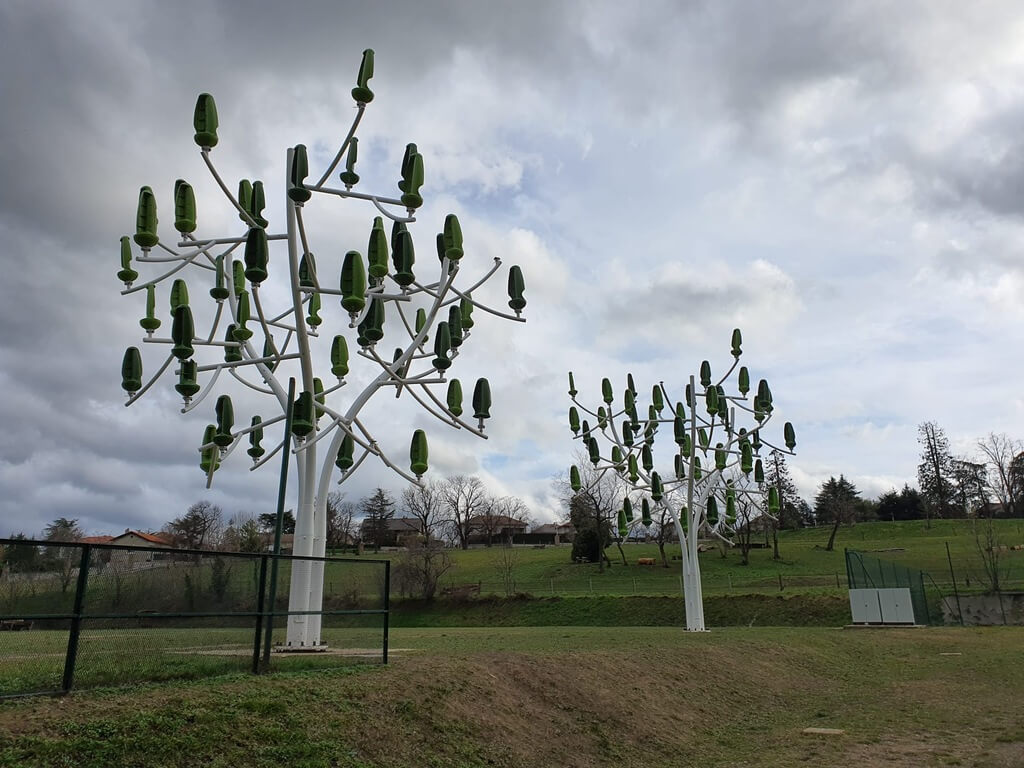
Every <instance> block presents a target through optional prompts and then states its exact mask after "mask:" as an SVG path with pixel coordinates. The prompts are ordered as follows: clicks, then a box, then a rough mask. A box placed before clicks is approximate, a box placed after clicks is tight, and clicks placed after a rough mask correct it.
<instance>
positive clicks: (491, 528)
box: [466, 515, 527, 544]
mask: <svg viewBox="0 0 1024 768" xmlns="http://www.w3.org/2000/svg"><path fill="white" fill-rule="evenodd" d="M526 527H527V524H526V523H525V522H523V521H522V520H516V519H515V518H514V517H508V516H507V515H477V516H476V517H471V518H469V520H467V521H466V530H467V531H468V533H469V535H468V536H467V542H468V543H469V544H505V543H509V544H510V543H512V541H513V540H514V539H515V537H516V536H518V535H520V534H522V533H525V532H526Z"/></svg>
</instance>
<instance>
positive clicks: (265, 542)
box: [260, 533, 295, 555]
mask: <svg viewBox="0 0 1024 768" xmlns="http://www.w3.org/2000/svg"><path fill="white" fill-rule="evenodd" d="M260 544H261V545H262V547H263V549H265V550H267V552H273V551H274V534H272V533H261V534H260ZM294 546H295V534H294V533H282V534H281V554H282V555H290V554H291V553H292V548H293V547H294Z"/></svg>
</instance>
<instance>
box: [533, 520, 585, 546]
mask: <svg viewBox="0 0 1024 768" xmlns="http://www.w3.org/2000/svg"><path fill="white" fill-rule="evenodd" d="M526 535H527V536H529V537H531V539H534V541H531V542H529V543H536V544H567V543H572V540H573V539H574V538H576V529H575V528H574V527H573V525H572V523H545V524H544V525H538V526H537V527H536V528H533V529H532V530H531V531H530V532H529V533H528V534H526ZM524 543H526V542H524Z"/></svg>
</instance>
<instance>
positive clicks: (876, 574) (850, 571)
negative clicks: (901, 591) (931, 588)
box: [846, 549, 941, 624]
mask: <svg viewBox="0 0 1024 768" xmlns="http://www.w3.org/2000/svg"><path fill="white" fill-rule="evenodd" d="M846 578H847V581H848V582H849V586H850V589H891V588H898V587H906V588H907V589H909V590H910V600H911V603H912V604H913V606H914V621H915V622H916V623H917V624H932V623H941V616H940V615H939V614H938V611H937V610H936V609H933V608H929V597H930V595H929V592H928V591H927V590H926V588H925V580H926V578H927V579H928V581H931V579H930V577H927V574H925V573H924V572H923V571H919V570H915V569H913V568H908V567H907V566H905V565H900V564H899V563H893V562H890V561H887V560H880V559H878V558H877V557H872V556H871V555H866V554H864V553H863V552H858V551H856V550H853V549H848V550H846Z"/></svg>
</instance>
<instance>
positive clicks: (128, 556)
mask: <svg viewBox="0 0 1024 768" xmlns="http://www.w3.org/2000/svg"><path fill="white" fill-rule="evenodd" d="M93 538H105V537H103V536H96V537H93ZM97 543H102V544H120V545H122V546H128V547H145V548H146V549H168V548H173V547H174V540H173V539H172V538H171V537H170V536H169V535H167V534H160V533H147V532H145V531H134V530H132V529H131V528H125V531H124V533H122V534H120V535H118V536H112V537H110V540H109V541H106V542H97ZM108 551H110V550H108ZM168 557H170V556H169V555H168V554H166V553H163V552H145V551H141V550H138V549H134V550H113V551H110V558H111V559H114V558H116V559H117V561H118V562H121V563H128V564H131V565H133V566H134V565H136V564H138V563H151V562H153V561H154V560H166V559H167V558H168Z"/></svg>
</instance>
